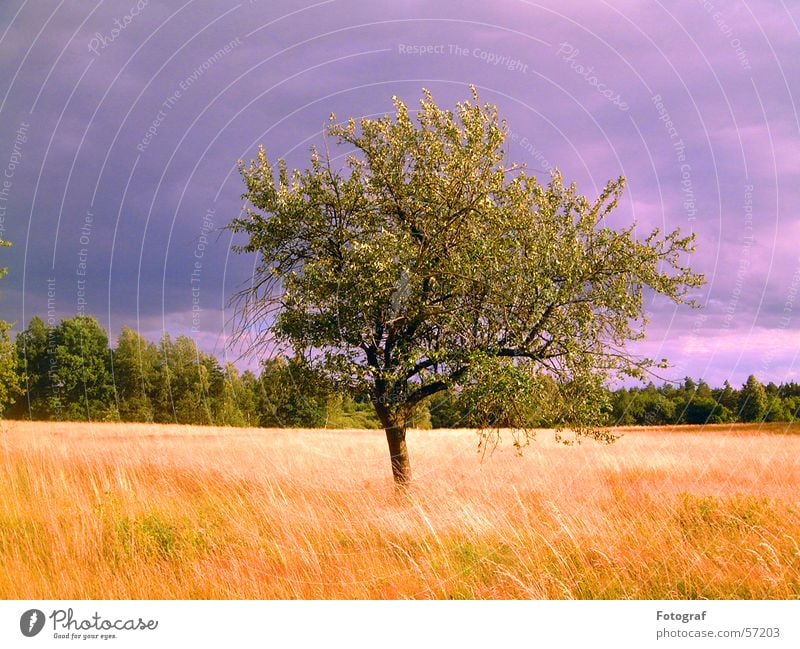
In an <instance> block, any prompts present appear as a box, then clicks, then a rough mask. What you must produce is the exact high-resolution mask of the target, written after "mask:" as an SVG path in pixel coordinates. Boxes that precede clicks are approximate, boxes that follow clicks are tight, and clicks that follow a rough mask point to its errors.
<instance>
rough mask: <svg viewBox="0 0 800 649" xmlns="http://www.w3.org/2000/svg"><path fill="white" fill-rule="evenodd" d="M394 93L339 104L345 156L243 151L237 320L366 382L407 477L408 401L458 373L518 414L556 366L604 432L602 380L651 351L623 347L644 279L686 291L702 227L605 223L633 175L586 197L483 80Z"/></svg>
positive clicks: (578, 424)
mask: <svg viewBox="0 0 800 649" xmlns="http://www.w3.org/2000/svg"><path fill="white" fill-rule="evenodd" d="M394 106H395V114H394V115H393V116H392V115H387V116H384V117H381V118H378V119H369V118H364V119H361V120H358V121H357V120H355V119H350V120H348V121H347V122H345V123H339V122H337V121H336V118H335V116H332V118H331V124H330V126H329V128H328V130H327V132H328V135H329V137H332V138H334V139H335V141H336V143H337V144H339V145H345V146H347V147H348V148H349V149H352V150H353V151H354V152H353V153H351V154H349V155H348V156H347V157H346V161H345V163H344V164H343V165H342V166H341V167H337V166H335V164H334V161H333V158H332V157H331V155H330V154H329V153H328V152H327V149H326V152H325V154H324V155H323V154H322V153H320V152H319V151H318V150H316V149H312V153H311V166H310V168H308V169H306V170H304V171H300V170H293V171H291V172H290V171H289V170H288V168H287V165H286V163H285V162H284V161H283V160H280V161H278V164H277V169H276V168H275V167H274V166H273V164H272V163H271V162H270V161H269V159H268V157H267V155H266V152H265V150H264V149H263V148H261V149H260V150H259V153H258V158H257V159H256V160H254V161H252V162H251V163H250V164H249V165H244V164H242V166H241V172H242V175H243V178H244V181H245V184H246V187H247V192H246V193H245V195H244V197H245V198H246V200H247V201H248V202H249V204H250V206H251V207H249V208H248V209H247V211H246V214H245V215H244V216H242V217H240V218H237V219H235V220H234V221H233V222H232V224H231V226H230V227H231V228H232V229H233V231H234V232H237V233H243V234H245V235H246V236H247V238H248V240H247V243H245V244H244V245H242V246H240V247H239V249H238V250H239V251H241V252H254V253H257V254H258V260H259V261H258V264H257V267H256V270H255V275H254V277H253V281H252V284H251V285H250V286H248V287H247V288H246V289H245V290H244V291H243V292H242V293H241V294H240V296H239V298H240V301H239V303H238V307H239V309H238V313H239V315H240V320H239V321H238V325H239V326H238V329H239V331H240V332H248V335H251V336H253V335H255V340H256V342H255V347H256V348H259V347H263V346H264V345H271V344H274V343H277V344H281V343H283V344H285V345H287V346H288V347H290V348H291V350H292V351H293V352H294V353H295V354H297V355H298V356H300V357H302V358H304V359H306V361H307V362H308V363H310V364H312V365H314V366H316V367H317V368H319V369H321V370H322V371H323V372H324V373H325V374H326V375H328V376H329V377H330V378H331V379H332V380H334V381H335V382H337V383H338V384H341V385H346V386H349V388H350V389H353V390H355V391H361V392H366V393H368V394H369V395H370V397H371V399H372V402H373V404H374V406H375V409H376V413H377V415H378V417H379V419H380V421H381V423H382V424H383V426H384V427H385V428H386V430H387V436H388V437H389V443H390V451H391V454H392V464H393V468H394V475H395V478H396V480H397V481H398V482H405V481H407V480H408V479H409V477H410V471H409V466H408V458H407V454H406V450H405V427H406V423H407V421H408V419H409V417H410V416H411V413H412V412H413V409H414V407H415V406H417V404H419V403H420V402H422V401H423V400H424V399H426V398H428V397H430V396H432V395H434V394H436V393H438V392H440V391H442V390H446V389H448V388H451V387H453V386H458V387H459V388H460V389H462V390H464V391H467V392H469V391H470V390H476V391H477V392H478V393H479V398H478V399H477V402H476V407H479V405H478V404H480V403H484V404H485V403H494V404H496V406H497V407H498V408H499V407H501V406H503V408H504V409H505V410H506V412H502V413H499V415H500V416H499V417H495V418H494V419H495V422H491V421H490V422H489V423H496V422H499V423H502V424H503V425H507V426H512V427H513V426H516V425H518V423H519V422H517V421H516V417H515V416H514V410H515V408H514V404H516V403H518V401H519V399H520V398H522V395H523V394H529V393H530V391H531V390H532V389H533V390H535V389H536V387H537V385H539V384H541V385H544V383H545V382H547V384H548V385H553V386H555V387H556V388H557V389H556V390H555V391H554V392H553V391H551V392H553V393H552V394H549V395H548V396H549V398H550V399H551V400H554V401H555V402H556V403H557V405H556V407H557V408H559V409H561V410H562V411H563V413H562V416H561V420H562V421H563V423H564V424H565V425H570V426H572V427H573V428H575V429H576V430H577V432H578V434H587V435H593V436H595V437H603V436H604V435H605V433H603V432H601V431H598V430H596V429H594V428H593V426H592V425H593V423H594V422H596V421H597V420H598V417H599V415H600V412H599V408H600V405H601V404H600V403H599V402H598V400H597V399H596V398H595V396H596V395H599V394H600V388H601V387H602V384H603V381H604V380H605V379H607V378H608V377H610V376H612V375H619V374H624V375H630V376H642V374H643V373H644V372H645V371H646V370H648V369H649V368H652V367H653V366H654V365H655V364H656V363H655V362H654V361H653V360H651V359H646V358H637V357H634V356H633V355H631V354H630V353H629V352H628V351H627V350H626V343H628V342H629V341H631V340H636V339H639V338H641V337H642V336H643V333H644V325H645V324H646V320H645V316H644V309H643V298H644V292H645V289H647V288H650V289H652V290H654V291H656V292H657V293H660V294H662V295H664V296H666V297H668V298H669V299H671V300H673V301H674V302H676V303H681V302H684V301H686V300H687V294H688V291H689V290H690V289H691V288H693V287H697V286H699V285H700V284H701V283H702V281H703V280H702V277H701V276H700V275H698V274H695V273H694V272H692V271H691V269H690V268H688V267H687V266H686V265H683V264H684V263H685V262H684V259H685V254H686V253H689V252H691V251H692V250H693V238H694V237H693V236H692V235H690V236H682V235H681V234H680V232H679V231H678V230H675V231H673V232H670V233H668V234H664V235H662V234H661V233H660V232H659V231H658V230H655V231H653V232H651V233H649V234H648V235H647V236H646V237H644V238H643V239H638V238H637V237H636V236H635V234H634V232H635V230H634V226H633V225H632V226H630V227H628V228H626V229H622V230H616V229H613V228H611V227H608V226H607V225H606V217H607V216H608V214H609V213H610V212H611V211H612V210H613V209H614V208H615V207H616V206H617V205H618V202H619V200H620V197H621V196H622V192H623V188H624V185H625V181H624V178H618V179H617V180H613V181H610V182H609V183H608V184H607V185H606V187H605V188H604V189H603V191H602V192H601V193H600V195H599V196H598V197H597V198H596V199H595V200H589V199H588V198H586V197H584V196H582V195H581V194H580V193H579V192H578V190H577V188H576V186H575V185H574V184H565V183H564V181H563V180H562V177H561V175H560V174H559V173H558V172H556V173H554V174H553V175H552V178H551V179H550V180H549V182H547V183H546V184H542V183H540V182H539V181H538V180H537V178H536V177H534V176H532V175H530V174H529V173H528V171H527V169H526V168H525V166H524V165H522V166H520V165H516V164H509V163H508V161H507V159H506V158H507V152H506V150H505V148H504V144H505V141H506V139H507V137H508V132H509V131H508V127H507V125H506V123H505V122H504V121H501V120H500V118H499V116H498V110H497V108H496V107H495V106H492V105H489V104H485V105H484V104H481V103H480V101H479V97H478V94H477V92H476V91H475V90H474V88H473V101H469V100H468V101H464V102H462V103H459V104H458V106H457V109H456V110H455V111H454V112H453V111H450V110H445V109H442V108H440V107H439V106H438V105H437V104H436V103H435V101H434V99H433V97H432V95H431V94H430V93H429V92H427V91H424V97H423V98H422V100H421V102H420V110H419V111H418V112H417V114H416V118H413V117H412V115H411V112H410V111H409V109H408V107H407V106H406V104H405V103H403V102H402V101H401V100H400V99H397V98H395V99H394ZM254 332H258V333H254ZM500 368H502V373H503V374H504V375H506V379H505V380H502V381H494V382H493V383H492V384H491V388H490V389H487V386H489V383H487V381H486V377H490V376H494V377H496V376H498V372H499V371H500ZM503 404H505V405H503ZM489 414H491V413H489ZM490 419H491V418H490ZM392 438H394V439H395V440H396V441H398V440H399V441H398V443H396V444H394V446H393V443H392ZM400 442H402V444H401V443H400ZM392 449H393V450H392ZM401 455H402V456H404V457H401Z"/></svg>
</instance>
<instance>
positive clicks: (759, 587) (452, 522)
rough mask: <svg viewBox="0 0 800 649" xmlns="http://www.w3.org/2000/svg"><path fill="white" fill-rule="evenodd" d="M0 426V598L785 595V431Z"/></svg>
mask: <svg viewBox="0 0 800 649" xmlns="http://www.w3.org/2000/svg"><path fill="white" fill-rule="evenodd" d="M623 432H624V435H623V437H622V438H621V439H620V440H619V441H618V442H617V443H616V444H613V445H611V446H606V445H602V444H598V443H596V442H584V443H583V444H581V445H579V446H574V447H564V446H560V445H558V444H556V443H555V442H554V441H553V435H552V433H550V432H547V431H542V432H540V433H539V436H538V440H537V441H536V442H535V443H533V444H532V445H531V446H530V447H528V448H527V449H526V450H525V453H524V455H523V456H522V457H518V456H517V455H516V453H515V452H514V450H513V448H511V445H510V443H506V444H505V445H501V446H500V447H499V448H498V449H497V450H496V451H495V452H494V453H493V454H491V455H488V454H487V456H486V457H485V458H484V459H483V460H481V458H480V456H479V455H478V453H477V452H476V450H477V443H476V436H475V433H474V432H472V431H464V430H462V431H410V432H409V445H410V446H409V448H410V453H411V461H412V467H413V469H414V472H415V476H414V477H415V481H414V485H413V487H412V488H411V489H410V491H409V492H408V494H406V495H402V494H398V493H396V492H395V490H394V489H393V487H392V485H391V482H390V469H389V463H388V456H387V450H386V446H385V444H386V442H385V438H384V437H383V434H382V432H377V431H315V430H255V429H225V428H200V427H185V426H160V425H146V424H141V425H139V424H88V425H87V424H71V423H30V422H25V423H23V422H0V598H4V599H35V598H46V599H50V598H58V599H61V598H68V599H73V598H74V599H108V598H111V599H113V598H126V599H128V598H132V599H137V598H144V599H171V598H189V599H191V598H223V599H227V598H242V599H273V598H282V599H288V598H303V599H312V598H548V599H562V598H605V599H619V598H644V599H670V598H681V599H685V598H715V599H728V598H736V599H747V598H759V599H772V598H781V599H791V598H798V597H800V503H799V502H798V501H799V500H800V435H795V434H781V433H794V432H796V429H789V428H787V426H786V425H785V424H784V425H780V426H774V427H750V428H746V427H733V428H732V427H713V426H707V427H704V428H688V427H687V428H668V429H649V430H648V429H628V430H625V431H623Z"/></svg>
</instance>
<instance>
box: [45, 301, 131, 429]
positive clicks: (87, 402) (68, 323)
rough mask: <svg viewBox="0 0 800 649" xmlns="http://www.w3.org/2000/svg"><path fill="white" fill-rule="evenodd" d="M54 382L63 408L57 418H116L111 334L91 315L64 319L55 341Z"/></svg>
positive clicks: (53, 340)
mask: <svg viewBox="0 0 800 649" xmlns="http://www.w3.org/2000/svg"><path fill="white" fill-rule="evenodd" d="M49 346H50V347H51V349H52V353H51V359H50V362H51V368H50V372H49V377H50V381H51V384H52V385H53V386H57V390H58V395H59V399H60V400H61V403H62V411H61V413H60V414H59V413H58V412H55V413H52V414H55V416H56V418H63V419H76V420H88V421H92V420H98V419H101V420H102V419H107V418H110V417H114V418H116V416H117V414H116V407H115V404H114V387H113V382H112V378H111V350H110V349H109V346H108V334H106V331H105V329H103V327H101V326H100V324H99V323H98V322H97V320H96V319H95V318H93V317H90V316H75V317H74V318H69V319H66V320H62V321H61V323H60V324H59V325H58V327H56V328H55V331H54V332H53V337H52V343H51V344H50V345H49Z"/></svg>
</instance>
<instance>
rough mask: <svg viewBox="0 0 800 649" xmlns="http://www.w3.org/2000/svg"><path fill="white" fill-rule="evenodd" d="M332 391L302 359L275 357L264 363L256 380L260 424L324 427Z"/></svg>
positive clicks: (269, 425) (268, 425)
mask: <svg viewBox="0 0 800 649" xmlns="http://www.w3.org/2000/svg"><path fill="white" fill-rule="evenodd" d="M333 392H334V391H333V390H332V389H331V387H330V386H329V384H327V383H326V382H325V381H323V380H322V377H320V376H319V374H318V373H317V372H315V371H314V370H313V369H312V368H311V367H309V366H308V365H307V364H306V363H305V362H303V360H302V359H301V358H291V359H287V358H285V357H283V356H277V357H275V358H271V359H267V360H264V361H262V369H261V375H260V376H259V377H258V393H257V394H258V406H257V407H258V412H259V425H261V426H266V427H273V426H276V427H283V426H296V427H300V428H316V427H319V426H323V425H325V421H326V417H327V412H328V400H329V398H330V396H331V395H332V394H333Z"/></svg>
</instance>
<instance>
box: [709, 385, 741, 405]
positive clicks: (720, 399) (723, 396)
mask: <svg viewBox="0 0 800 649" xmlns="http://www.w3.org/2000/svg"><path fill="white" fill-rule="evenodd" d="M714 398H715V399H716V401H717V403H719V404H720V405H721V406H723V407H724V408H727V409H728V410H729V411H730V412H731V413H736V412H738V411H739V395H738V394H737V392H736V390H734V389H733V386H731V384H730V382H729V381H728V380H727V379H726V380H725V382H724V383H723V384H722V388H720V389H719V390H715V391H714Z"/></svg>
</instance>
